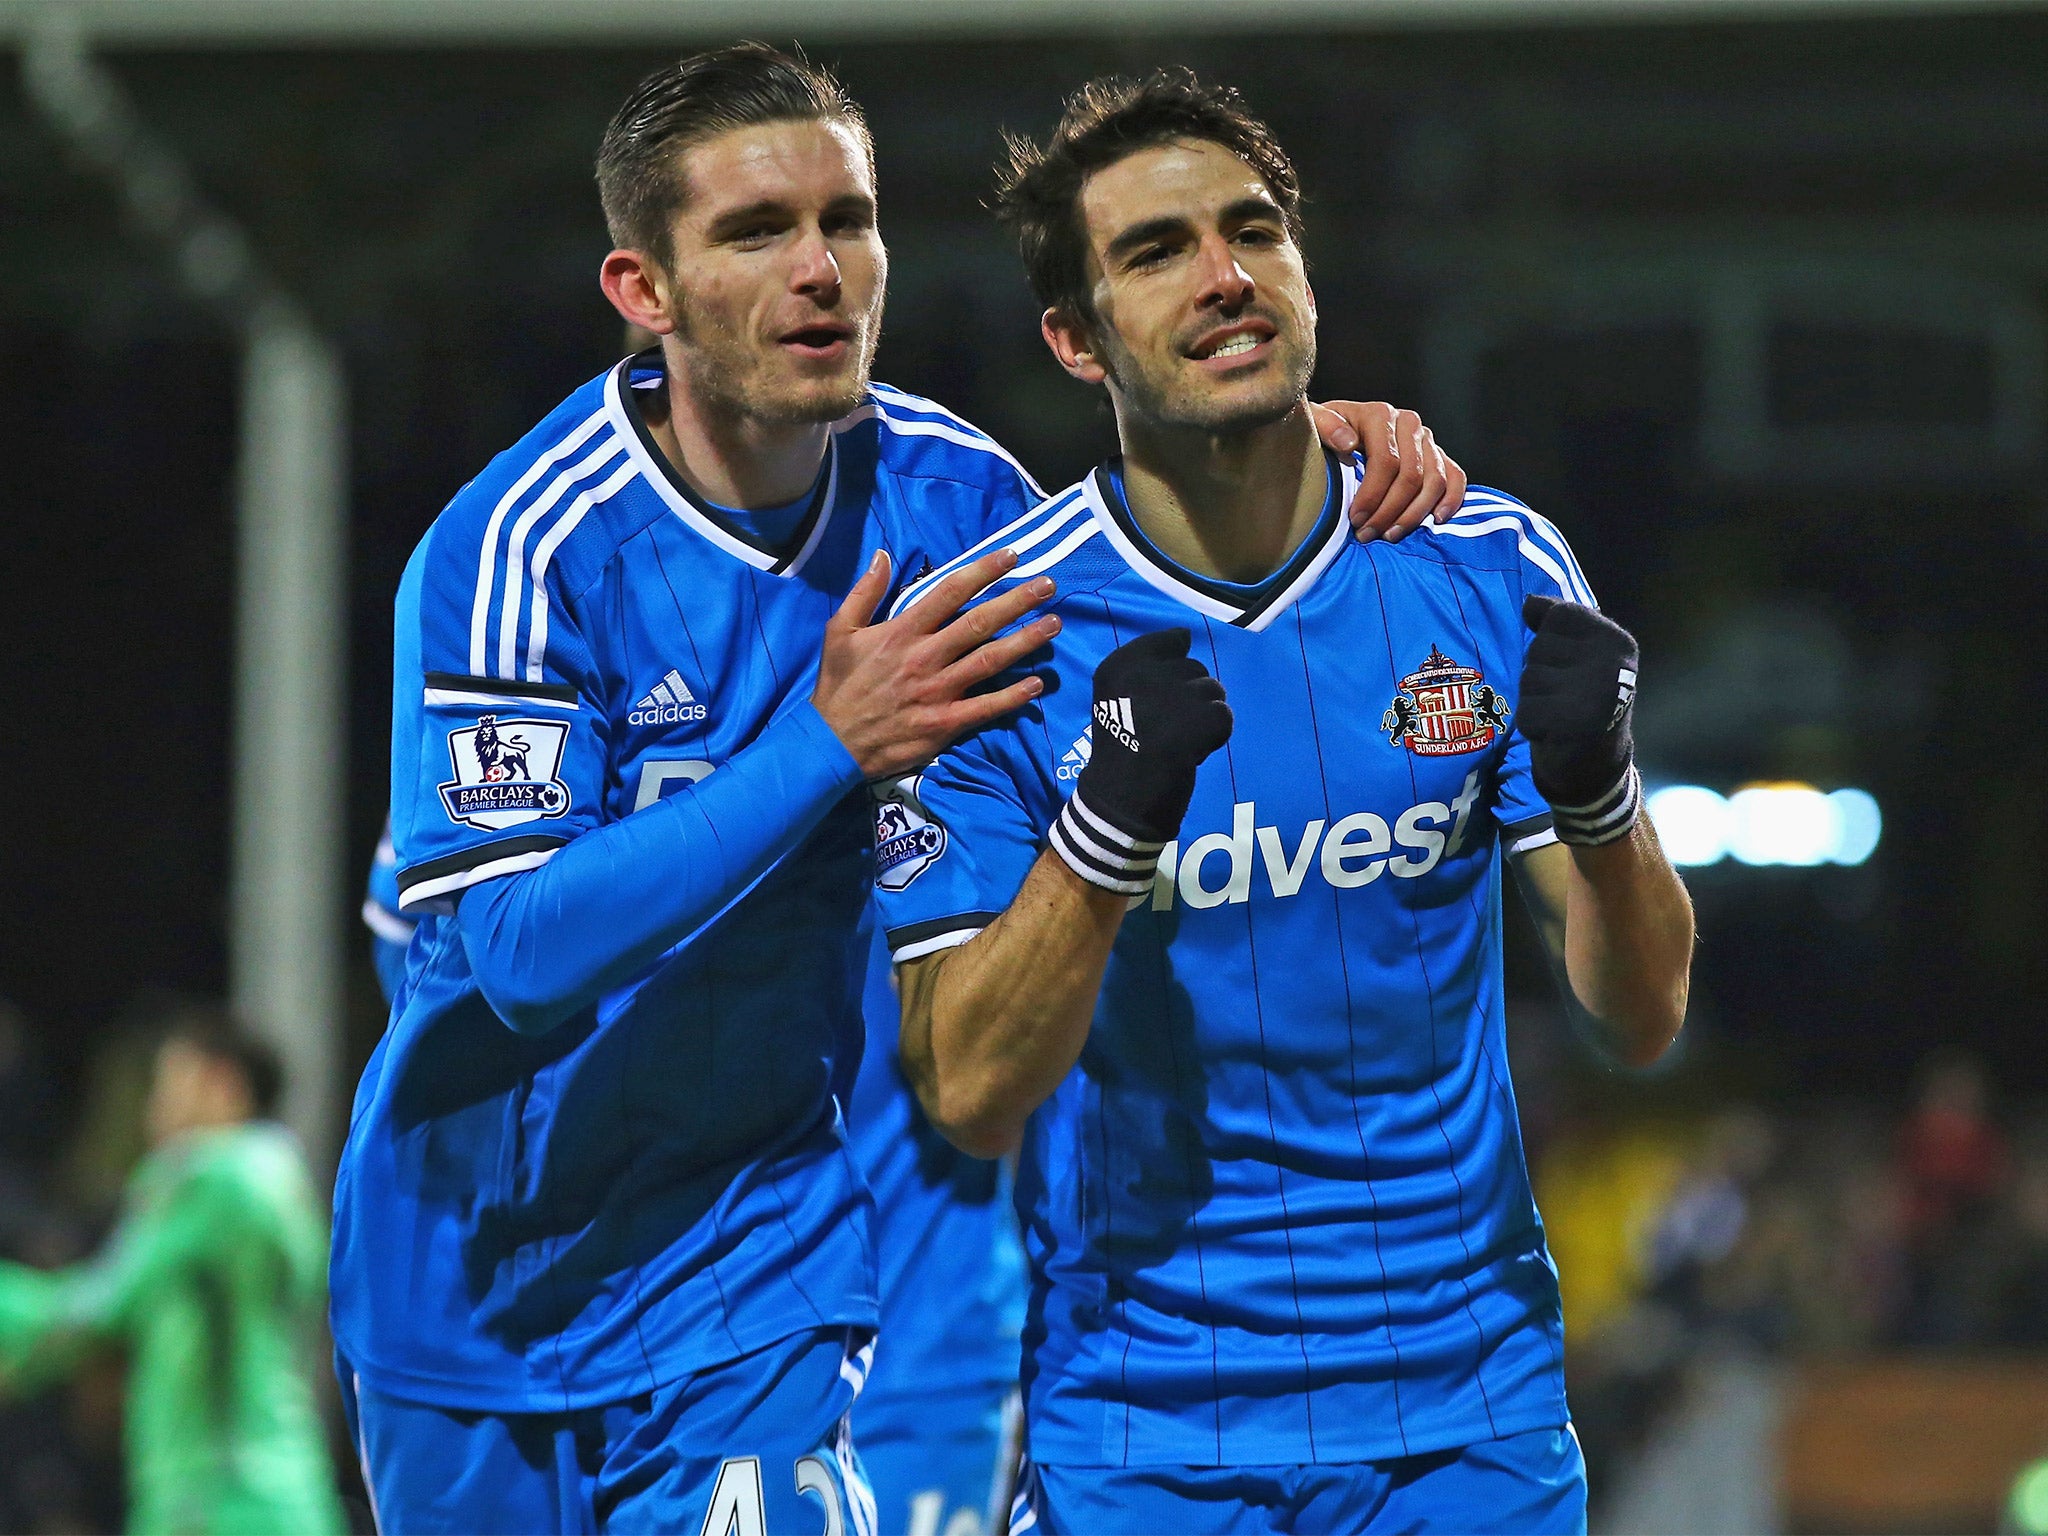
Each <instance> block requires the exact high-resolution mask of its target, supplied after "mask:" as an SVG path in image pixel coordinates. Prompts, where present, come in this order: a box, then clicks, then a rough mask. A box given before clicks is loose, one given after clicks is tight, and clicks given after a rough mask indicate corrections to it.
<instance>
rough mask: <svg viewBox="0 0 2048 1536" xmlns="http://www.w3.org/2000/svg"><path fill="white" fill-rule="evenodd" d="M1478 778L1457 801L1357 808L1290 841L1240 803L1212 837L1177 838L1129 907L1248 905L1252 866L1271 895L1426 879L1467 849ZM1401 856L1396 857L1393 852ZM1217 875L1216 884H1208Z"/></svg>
mask: <svg viewBox="0 0 2048 1536" xmlns="http://www.w3.org/2000/svg"><path fill="white" fill-rule="evenodd" d="M1479 795H1480V783H1479V775H1478V773H1477V772H1476V771H1475V772H1473V773H1468V774H1467V775H1465V783H1464V787H1463V788H1462V789H1461V790H1460V791H1459V792H1458V798H1457V799H1455V800H1453V801H1451V803H1450V804H1448V805H1446V804H1445V803H1444V802H1443V801H1441V800H1425V801H1423V802H1422V803H1421V804H1420V805H1411V806H1409V807H1408V809H1407V810H1405V811H1403V812H1402V813H1401V814H1400V815H1399V816H1397V817H1396V818H1395V819H1394V822H1393V824H1392V825H1391V826H1389V825H1388V824H1387V821H1386V818H1384V817H1382V816H1375V815H1374V814H1373V813H1372V812H1371V811H1358V812H1356V813H1354V814H1352V815H1350V816H1345V817H1342V818H1340V819H1339V820H1337V821H1335V822H1326V821H1324V820H1323V819H1322V818H1320V817H1318V818H1317V819H1316V820H1314V821H1312V822H1310V823H1309V824H1308V825H1307V826H1306V827H1303V828H1302V829H1301V831H1300V832H1299V833H1297V834H1296V835H1295V837H1294V839H1293V844H1294V845H1293V847H1292V848H1290V847H1289V846H1288V840H1287V839H1286V838H1285V837H1283V836H1282V835H1281V832H1280V829H1279V828H1278V827H1262V826H1259V825H1258V819H1259V808H1258V806H1257V805H1256V804H1255V803H1254V802H1252V801H1250V800H1240V801H1239V802H1238V803H1237V804H1236V805H1234V806H1232V807H1231V808H1230V830H1229V831H1228V832H1210V833H1206V834H1205V835H1203V836H1201V837H1198V838H1196V839H1195V840H1194V841H1192V842H1190V843H1188V844H1186V846H1185V848H1183V846H1182V844H1181V842H1180V840H1179V839H1175V840H1174V841H1173V842H1170V843H1168V844H1167V845H1166V847H1165V848H1163V849H1162V850H1161V851H1160V854H1159V868H1158V870H1157V871H1156V872H1155V873H1154V874H1153V876H1152V891H1151V894H1150V895H1149V896H1145V895H1140V896H1134V897H1132V898H1131V905H1132V906H1138V905H1140V904H1142V903H1144V902H1147V901H1149V902H1150V903H1151V905H1152V910H1153V911H1155V912H1169V911H1171V910H1172V909H1173V907H1174V905H1175V904H1176V902H1178V903H1179V904H1181V905H1184V906H1190V907H1197V908H1200V907H1220V906H1222V905H1223V904H1224V903H1226V902H1228V903H1231V904H1233V905H1235V904H1236V903H1239V902H1245V901H1249V900H1251V897H1252V875H1253V871H1254V869H1255V867H1256V866H1258V865H1263V866H1264V867H1265V871H1266V884H1267V888H1268V891H1269V892H1270V894H1272V895H1273V896H1274V897H1276V898H1284V897H1288V896H1293V895H1296V894H1298V893H1299V892H1300V890H1301V887H1302V885H1303V883H1304V882H1305V881H1306V880H1307V879H1308V877H1309V875H1310V874H1312V873H1314V874H1320V875H1321V876H1322V877H1323V880H1324V882H1325V883H1326V884H1328V885H1330V886H1333V887H1335V888H1336V889H1338V890H1350V889H1353V888H1355V887H1357V886H1361V885H1371V884H1372V883H1373V881H1375V880H1377V879H1379V878H1380V876H1382V875H1391V876H1393V877H1394V878H1395V879H1396V880H1413V879H1416V878H1418V877H1420V876H1422V875H1426V874H1428V873H1429V872H1430V871H1431V870H1432V869H1435V868H1436V867H1437V865H1439V864H1441V863H1442V862H1443V861H1444V860H1445V859H1447V858H1452V857H1455V856H1456V855H1457V854H1458V853H1460V852H1462V851H1463V849H1464V847H1465V839H1466V836H1467V834H1468V833H1469V831H1470V827H1471V820H1472V811H1473V809H1474V807H1476V806H1477V805H1478V803H1479ZM1397 851H1398V852H1399V853H1400V854H1401V855H1402V856H1401V857H1398V858H1397V857H1393V855H1394V854H1395V853H1396V852H1397ZM1218 873H1221V874H1222V876H1223V880H1222V883H1221V884H1217V885H1211V884H1209V883H1208V882H1209V880H1210V878H1212V877H1213V876H1215V875H1216V874H1218Z"/></svg>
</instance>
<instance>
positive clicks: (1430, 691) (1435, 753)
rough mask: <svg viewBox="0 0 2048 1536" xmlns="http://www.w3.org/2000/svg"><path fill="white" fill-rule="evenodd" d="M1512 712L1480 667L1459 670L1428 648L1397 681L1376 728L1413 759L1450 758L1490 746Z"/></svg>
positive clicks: (1437, 651) (1441, 653)
mask: <svg viewBox="0 0 2048 1536" xmlns="http://www.w3.org/2000/svg"><path fill="white" fill-rule="evenodd" d="M1511 713H1512V711H1511V710H1510V709H1509V708H1508V701H1507V700H1506V699H1504V698H1502V697H1501V696H1500V694H1499V692H1498V691H1497V690H1495V689H1494V688H1493V687H1492V686H1491V685H1490V684H1489V683H1488V682H1487V681H1486V679H1485V678H1483V677H1481V676H1480V674H1479V669H1478V668H1476V667H1466V666H1461V665H1459V664H1458V663H1457V662H1455V661H1453V660H1451V658H1450V657H1448V656H1446V655H1445V654H1444V653H1443V652H1442V651H1441V650H1439V649H1437V647H1435V646H1433V645H1432V646H1431V647H1430V648H1429V655H1428V656H1427V657H1425V658H1424V660H1423V663H1422V665H1421V666H1419V667H1417V668H1416V669H1415V670H1414V671H1413V672H1410V673H1409V674H1408V675H1407V676H1406V677H1404V678H1402V679H1401V691H1400V692H1399V693H1397V694H1395V695H1394V702H1393V703H1391V704H1389V705H1388V706H1387V712H1386V714H1385V715H1384V716H1382V717H1381V719H1380V729H1381V730H1383V731H1385V732H1386V733H1387V740H1388V741H1389V742H1391V743H1392V744H1393V745H1394V746H1397V747H1406V748H1407V749H1408V750H1409V751H1410V752H1413V753H1414V754H1415V755H1416V756H1417V757H1449V756H1451V755H1452V754H1453V753H1458V752H1477V751H1479V750H1481V749H1482V748H1484V747H1489V746H1491V745H1492V744H1493V739H1494V738H1495V737H1496V736H1498V735H1500V734H1501V732H1503V731H1505V730H1506V729H1507V728H1508V716H1509V714H1511Z"/></svg>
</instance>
